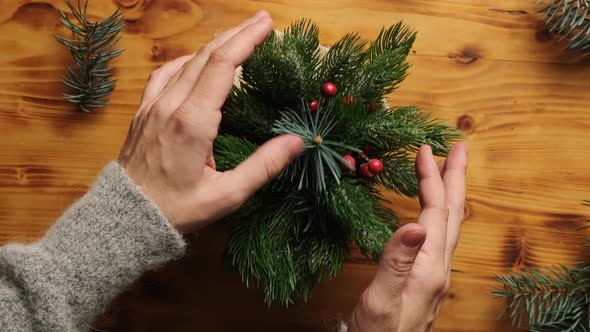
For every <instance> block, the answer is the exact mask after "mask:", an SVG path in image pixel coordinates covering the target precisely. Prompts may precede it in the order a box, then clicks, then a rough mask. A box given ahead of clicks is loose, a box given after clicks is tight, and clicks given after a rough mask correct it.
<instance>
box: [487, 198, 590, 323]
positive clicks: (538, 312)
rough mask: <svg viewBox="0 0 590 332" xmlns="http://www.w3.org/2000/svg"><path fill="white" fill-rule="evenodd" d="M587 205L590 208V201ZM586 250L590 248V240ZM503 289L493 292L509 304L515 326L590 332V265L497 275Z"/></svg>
mask: <svg viewBox="0 0 590 332" xmlns="http://www.w3.org/2000/svg"><path fill="white" fill-rule="evenodd" d="M584 204H585V205H588V206H590V201H586V202H585V203H584ZM584 246H585V247H590V238H588V239H586V241H585V244H584ZM497 279H498V281H499V282H501V283H502V284H503V287H501V288H497V290H496V291H494V292H492V294H493V295H495V296H497V297H500V298H505V299H506V300H507V301H508V303H507V305H506V308H505V310H504V312H503V313H502V314H501V315H500V316H501V317H502V316H504V315H506V314H508V313H509V314H510V316H511V318H512V325H514V326H516V327H526V326H528V328H529V330H530V331H533V332H562V331H563V332H566V331H567V332H587V331H590V262H589V261H583V262H580V263H578V264H577V265H576V266H574V267H567V266H564V265H556V266H553V267H550V268H547V269H545V270H539V269H534V270H526V271H523V272H519V273H509V274H507V275H504V276H498V277H497Z"/></svg>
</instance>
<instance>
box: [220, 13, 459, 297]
mask: <svg viewBox="0 0 590 332" xmlns="http://www.w3.org/2000/svg"><path fill="white" fill-rule="evenodd" d="M318 35H319V30H318V27H317V26H316V25H315V24H313V23H312V22H310V21H308V20H301V21H298V22H296V23H294V24H292V25H291V26H289V27H288V28H287V29H286V30H285V32H284V34H281V33H278V32H273V33H271V35H270V36H269V37H268V38H267V39H266V40H265V41H264V42H263V43H262V44H261V45H259V46H258V47H257V48H256V50H255V52H254V53H253V55H252V56H251V57H250V58H249V59H248V60H247V61H246V62H245V63H244V64H243V66H242V68H241V74H240V76H239V77H238V78H237V80H236V84H235V85H234V88H233V90H232V92H231V94H230V96H229V98H228V100H227V101H226V103H225V105H224V106H223V108H222V112H223V120H222V123H221V127H220V132H219V136H218V138H217V140H216V142H215V145H214V155H215V160H216V162H217V166H218V169H219V170H221V171H223V170H228V169H231V168H233V167H235V166H236V165H238V164H239V163H240V162H242V161H243V160H244V159H245V158H247V157H248V156H249V155H250V154H251V153H252V152H254V150H255V149H256V147H257V146H259V145H260V144H262V143H264V142H265V141H266V140H268V139H269V138H271V137H273V136H276V135H281V134H293V135H297V136H299V137H301V138H302V139H303V141H304V143H305V150H304V152H303V153H302V154H301V155H300V156H299V157H298V158H297V159H296V160H295V161H294V162H293V163H292V164H291V165H290V166H289V167H288V168H287V169H285V170H284V171H283V172H282V174H281V175H280V176H279V177H278V178H276V179H274V180H273V181H272V182H271V183H269V184H268V185H266V186H265V187H264V188H263V189H261V190H260V191H259V192H258V193H256V194H255V195H254V196H253V197H252V198H251V199H250V200H249V201H248V202H247V203H246V204H245V205H244V206H243V207H242V208H241V209H240V210H239V211H238V212H236V213H235V214H234V215H232V216H230V217H228V222H229V223H230V224H231V227H232V232H231V235H230V238H229V240H228V243H227V247H226V253H227V255H228V257H229V259H230V261H231V262H232V264H233V266H234V267H235V268H236V269H237V270H238V271H239V272H240V274H241V276H242V278H243V280H244V282H245V283H246V284H247V285H251V284H257V285H259V286H261V287H262V288H263V289H264V291H265V294H266V301H267V302H269V303H280V304H284V305H286V304H288V303H290V302H291V301H292V300H293V298H294V297H296V296H300V297H302V298H303V299H307V298H309V296H310V294H311V290H312V289H313V286H314V285H315V284H316V283H317V282H321V281H324V280H327V279H330V278H332V277H334V276H335V275H336V273H337V271H338V270H339V269H340V267H341V266H342V264H343V262H344V260H345V259H346V258H347V257H348V255H349V245H350V244H351V243H356V244H357V245H358V246H359V247H360V250H361V251H362V252H363V253H365V254H366V255H368V256H370V257H372V258H374V259H378V258H379V255H380V254H381V252H382V250H383V246H384V245H385V243H386V242H387V240H388V239H389V238H390V236H391V234H392V232H393V231H394V230H395V229H396V228H397V218H396V216H395V214H394V213H393V211H391V210H390V209H388V208H386V204H388V203H387V202H386V201H385V200H384V198H383V196H381V194H380V193H379V192H378V191H377V190H376V189H374V188H373V185H380V186H381V187H382V188H384V189H386V190H391V191H394V192H397V193H399V194H403V195H407V196H412V197H413V196H415V195H416V194H417V180H416V176H415V173H414V164H413V157H412V156H413V155H414V153H415V152H416V150H417V149H418V148H419V147H420V146H421V145H423V144H428V145H430V146H432V149H433V151H434V152H435V154H437V155H441V156H442V155H445V154H446V153H447V151H448V148H449V145H450V143H451V142H452V141H454V140H456V139H458V138H460V137H461V135H460V132H458V131H457V130H456V129H454V128H452V127H449V126H446V125H443V124H442V123H441V122H439V121H436V120H433V119H432V118H431V117H430V116H429V115H425V114H421V113H420V112H419V110H418V109H417V108H416V107H414V106H403V107H389V106H388V105H387V103H386V102H384V103H383V106H382V107H380V108H378V109H376V110H375V111H374V112H368V111H367V101H370V100H384V97H385V96H386V95H387V94H389V93H391V92H392V91H394V90H395V88H396V87H397V86H398V84H399V83H400V82H401V81H402V80H403V79H404V78H405V76H406V70H407V69H408V67H409V64H408V63H407V61H406V57H407V55H408V53H409V51H410V48H411V47H412V43H413V42H414V39H415V33H414V32H413V31H412V30H411V29H409V28H408V27H407V26H405V25H403V24H402V23H398V24H395V25H393V26H391V27H389V28H387V29H383V30H382V31H381V32H380V33H379V35H378V36H377V39H376V40H375V41H373V42H366V41H363V40H361V38H360V37H359V36H358V35H356V34H348V35H346V36H344V37H343V38H342V39H340V40H339V41H337V42H336V43H334V44H333V45H332V47H330V48H329V49H328V48H326V47H323V46H320V45H319V40H318ZM327 82H329V83H327ZM344 96H351V97H353V98H354V100H355V101H356V102H355V103H349V104H348V105H345V102H344ZM315 100H317V101H318V104H317V107H316V106H315V103H314V104H311V103H310V102H309V101H315ZM314 110H315V111H314ZM362 147H371V151H370V153H364V152H363V151H362V150H361V148H362ZM367 155H370V158H372V159H378V160H380V161H381V162H382V168H381V171H380V173H379V174H376V175H374V176H372V177H370V178H369V177H365V176H364V175H362V174H361V172H362V171H361V170H360V169H359V168H358V167H357V168H356V169H354V170H348V167H343V166H346V165H347V163H348V165H351V168H355V167H356V166H357V165H360V164H361V163H362V164H363V165H364V166H362V167H363V169H366V172H368V173H366V174H367V175H368V174H369V173H370V172H369V171H368V170H369V165H368V162H369V160H370V158H369V157H368V156H367ZM343 156H344V157H343ZM374 167H375V168H376V169H379V167H377V166H374ZM371 175H373V174H371Z"/></svg>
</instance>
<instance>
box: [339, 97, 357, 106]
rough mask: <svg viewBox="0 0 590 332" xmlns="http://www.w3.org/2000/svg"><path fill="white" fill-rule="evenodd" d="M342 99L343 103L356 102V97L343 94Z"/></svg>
mask: <svg viewBox="0 0 590 332" xmlns="http://www.w3.org/2000/svg"><path fill="white" fill-rule="evenodd" d="M342 101H343V102H344V105H348V104H356V99H354V97H353V96H344V98H343V99H342Z"/></svg>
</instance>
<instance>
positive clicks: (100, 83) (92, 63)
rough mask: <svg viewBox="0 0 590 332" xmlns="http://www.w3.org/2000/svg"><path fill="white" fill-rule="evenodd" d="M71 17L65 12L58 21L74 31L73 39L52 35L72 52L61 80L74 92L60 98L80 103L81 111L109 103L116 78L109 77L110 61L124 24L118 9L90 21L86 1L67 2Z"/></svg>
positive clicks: (110, 72)
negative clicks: (99, 19) (108, 14)
mask: <svg viewBox="0 0 590 332" xmlns="http://www.w3.org/2000/svg"><path fill="white" fill-rule="evenodd" d="M67 5H68V7H69V8H70V10H71V12H72V16H73V19H71V18H69V17H68V15H66V13H65V12H64V11H60V12H61V16H62V17H61V22H62V23H63V25H64V26H65V27H66V28H68V30H70V31H71V32H72V33H73V38H71V39H69V38H64V37H61V36H55V39H56V40H57V41H58V42H59V43H60V44H62V45H64V46H65V47H66V48H67V49H68V50H69V51H70V53H71V54H72V58H73V59H74V63H75V67H74V68H72V67H69V66H66V70H67V74H66V75H64V78H63V80H62V82H63V83H64V84H65V85H67V86H68V87H70V88H72V89H74V90H75V93H74V94H69V93H64V94H63V97H64V98H65V99H66V100H68V101H70V102H72V103H75V104H78V105H79V106H80V109H81V110H82V111H84V112H90V111H91V109H93V108H100V107H103V106H105V105H107V104H108V102H109V101H108V99H107V98H106V97H107V96H108V95H110V94H111V92H113V89H114V88H115V82H116V80H114V79H111V76H112V70H111V68H110V67H109V61H110V60H112V59H113V58H115V57H117V56H119V55H120V54H121V53H122V52H123V49H121V48H115V45H116V44H117V42H118V41H119V40H120V39H121V36H119V33H120V32H121V30H123V28H124V27H125V24H124V23H123V15H122V14H121V13H120V12H119V10H117V11H115V12H114V13H113V14H112V15H111V16H109V17H108V18H106V19H105V20H103V21H101V22H90V21H89V20H88V17H87V7H88V1H86V2H85V3H84V5H83V6H82V4H81V3H80V0H78V3H77V8H75V7H74V6H73V5H72V4H71V3H69V2H68V3H67Z"/></svg>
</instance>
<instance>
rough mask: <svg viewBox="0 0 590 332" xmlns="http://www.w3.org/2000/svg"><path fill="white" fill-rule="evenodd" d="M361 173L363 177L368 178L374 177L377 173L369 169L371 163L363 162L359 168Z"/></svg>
mask: <svg viewBox="0 0 590 332" xmlns="http://www.w3.org/2000/svg"><path fill="white" fill-rule="evenodd" d="M359 173H360V174H361V175H362V176H363V177H365V178H367V179H370V178H372V177H373V176H375V174H373V173H371V171H370V170H369V164H368V163H363V164H361V167H360V168H359Z"/></svg>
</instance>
